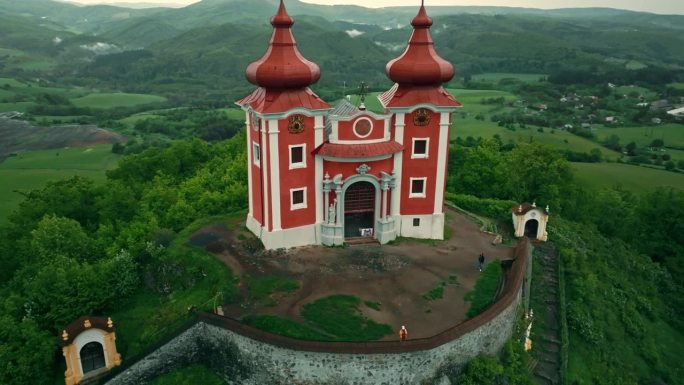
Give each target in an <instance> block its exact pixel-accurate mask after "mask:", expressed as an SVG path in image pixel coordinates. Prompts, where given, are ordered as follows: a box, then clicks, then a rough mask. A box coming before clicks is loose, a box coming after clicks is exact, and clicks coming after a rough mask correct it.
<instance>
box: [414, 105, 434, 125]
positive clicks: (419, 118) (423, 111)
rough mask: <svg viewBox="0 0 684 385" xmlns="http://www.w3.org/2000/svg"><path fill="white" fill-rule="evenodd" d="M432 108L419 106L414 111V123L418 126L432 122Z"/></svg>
mask: <svg viewBox="0 0 684 385" xmlns="http://www.w3.org/2000/svg"><path fill="white" fill-rule="evenodd" d="M430 118H431V116H430V110H428V109H427V108H419V109H417V110H416V112H414V113H413V124H415V125H416V126H427V125H428V124H430Z"/></svg>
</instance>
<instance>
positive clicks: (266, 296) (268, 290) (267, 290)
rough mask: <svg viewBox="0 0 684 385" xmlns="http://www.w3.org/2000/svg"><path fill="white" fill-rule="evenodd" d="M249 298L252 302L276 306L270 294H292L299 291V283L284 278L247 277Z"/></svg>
mask: <svg viewBox="0 0 684 385" xmlns="http://www.w3.org/2000/svg"><path fill="white" fill-rule="evenodd" d="M247 287H248V288H249V297H250V299H251V300H253V301H262V302H266V303H265V304H268V305H276V303H275V300H273V299H272V298H271V294H274V293H276V292H285V293H287V292H292V291H295V290H297V289H299V282H297V281H296V280H294V279H292V278H286V277H275V276H271V277H258V278H255V277H249V278H247Z"/></svg>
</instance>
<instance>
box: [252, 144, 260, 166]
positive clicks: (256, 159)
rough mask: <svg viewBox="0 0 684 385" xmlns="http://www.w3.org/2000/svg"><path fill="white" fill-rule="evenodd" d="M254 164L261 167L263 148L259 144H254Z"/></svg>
mask: <svg viewBox="0 0 684 385" xmlns="http://www.w3.org/2000/svg"><path fill="white" fill-rule="evenodd" d="M252 163H254V165H255V166H257V167H261V146H260V145H259V143H257V142H252Z"/></svg>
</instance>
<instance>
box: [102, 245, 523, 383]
mask: <svg viewBox="0 0 684 385" xmlns="http://www.w3.org/2000/svg"><path fill="white" fill-rule="evenodd" d="M514 255H515V258H514V259H513V260H512V261H511V263H510V265H509V266H508V267H507V268H506V270H505V272H504V278H503V279H504V282H503V289H502V290H501V292H500V294H499V297H498V298H497V300H496V301H495V302H494V303H493V304H492V305H491V306H490V307H488V308H487V309H486V310H485V311H484V312H482V313H480V314H479V315H477V316H475V317H473V318H470V319H468V320H466V321H464V322H462V323H460V324H458V325H456V326H454V327H453V328H450V329H448V330H446V331H444V332H442V333H440V334H438V335H435V336H433V337H430V338H422V339H414V340H408V341H405V342H400V341H372V342H365V343H351V342H350V343H347V342H317V341H302V340H295V339H291V338H288V337H283V336H278V335H273V334H270V333H267V332H264V331H261V330H257V329H254V328H251V327H249V326H247V325H244V324H242V323H240V322H239V321H236V320H233V319H230V318H226V317H221V316H217V315H214V314H208V313H204V314H202V315H200V316H199V318H198V320H197V321H196V323H194V324H193V325H191V326H189V327H188V328H187V329H185V330H184V331H182V332H181V333H179V334H178V335H177V336H176V337H175V338H173V339H171V340H170V341H169V342H167V343H165V344H163V345H160V346H158V347H157V348H155V349H154V350H153V351H152V352H151V353H150V354H149V355H147V356H146V357H144V358H143V359H141V360H139V361H137V362H134V363H132V364H129V365H127V366H126V365H125V366H123V367H121V369H118V370H116V372H117V373H116V374H115V373H112V375H111V376H109V377H110V380H109V381H108V382H106V383H107V384H110V385H129V384H141V383H145V382H147V381H149V380H151V379H154V378H155V377H157V376H158V375H160V374H163V373H167V372H170V371H173V370H174V369H176V368H179V367H182V366H185V365H187V364H189V363H192V362H201V363H203V364H205V365H208V366H210V367H211V368H212V369H213V370H214V371H216V372H217V373H218V374H219V375H221V376H222V377H224V378H225V380H227V381H228V382H229V383H235V384H255V385H256V384H265V383H270V384H281V383H282V384H291V383H305V384H327V383H331V384H392V385H394V384H421V383H424V381H425V380H429V379H430V378H433V377H434V376H435V375H436V373H437V371H438V370H439V369H440V368H441V367H443V366H444V365H446V364H449V365H455V366H461V365H465V364H466V363H467V362H468V361H469V360H470V359H472V358H474V357H475V356H477V355H479V354H490V355H491V354H496V353H497V352H498V351H500V349H501V347H502V346H503V345H504V343H505V342H506V341H507V340H508V339H509V338H510V337H511V335H512V333H513V326H514V324H515V322H516V315H517V314H518V312H517V310H518V306H519V305H520V302H521V299H522V296H523V281H524V280H525V276H526V271H527V268H526V267H527V264H528V263H529V261H530V257H531V247H530V244H529V241H527V240H526V239H523V240H522V241H520V243H519V244H518V246H517V247H516V250H515V254H514Z"/></svg>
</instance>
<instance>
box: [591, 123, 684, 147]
mask: <svg viewBox="0 0 684 385" xmlns="http://www.w3.org/2000/svg"><path fill="white" fill-rule="evenodd" d="M595 134H596V136H597V137H598V139H599V140H600V141H603V140H605V139H606V138H608V137H609V136H611V135H617V136H619V137H620V144H622V145H627V143H629V142H635V143H636V144H637V145H638V146H640V147H644V146H648V145H649V144H650V143H651V142H652V141H653V140H654V139H662V140H663V141H664V142H665V145H666V146H672V147H679V148H684V124H675V123H670V124H663V125H658V126H642V127H605V128H599V129H597V130H596V131H595Z"/></svg>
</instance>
